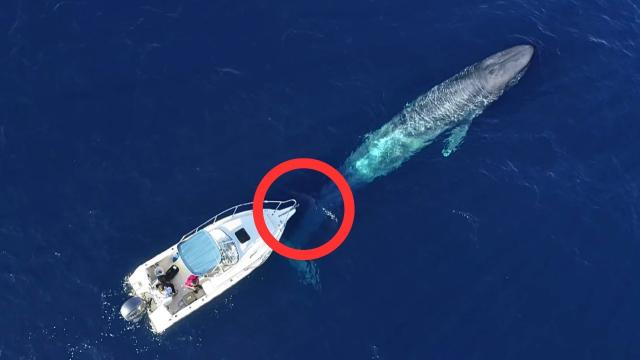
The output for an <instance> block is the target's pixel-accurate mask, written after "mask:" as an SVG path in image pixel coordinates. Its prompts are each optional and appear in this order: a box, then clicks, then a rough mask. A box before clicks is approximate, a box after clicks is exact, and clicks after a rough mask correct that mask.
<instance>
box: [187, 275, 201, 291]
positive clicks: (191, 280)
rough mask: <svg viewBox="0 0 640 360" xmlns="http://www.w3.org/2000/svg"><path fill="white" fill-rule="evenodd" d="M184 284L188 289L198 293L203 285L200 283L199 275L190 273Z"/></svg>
mask: <svg viewBox="0 0 640 360" xmlns="http://www.w3.org/2000/svg"><path fill="white" fill-rule="evenodd" d="M184 286H185V287H186V288H188V289H191V290H193V292H195V293H198V290H201V289H202V285H200V278H199V277H198V276H197V275H193V274H191V275H189V277H188V278H187V281H185V283H184Z"/></svg>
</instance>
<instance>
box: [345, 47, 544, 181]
mask: <svg viewBox="0 0 640 360" xmlns="http://www.w3.org/2000/svg"><path fill="white" fill-rule="evenodd" d="M533 52H534V50H533V47H532V46H530V45H519V46H514V47H512V48H509V49H507V50H504V51H501V52H499V53H496V54H494V55H491V56H489V57H488V58H486V59H484V60H482V61H480V62H478V63H476V64H473V65H471V66H469V67H467V68H466V69H464V70H462V72H460V73H459V74H457V75H455V76H453V77H452V78H450V79H448V80H446V81H445V82H443V83H441V84H439V85H437V86H435V87H434V88H432V89H431V90H429V91H428V92H427V93H426V94H424V95H422V96H420V97H419V98H417V99H416V100H414V101H413V102H411V103H408V104H407V105H406V107H405V108H404V109H403V110H402V111H401V112H400V113H399V114H398V115H396V116H395V117H394V118H393V119H391V121H389V122H388V123H386V124H385V125H384V126H382V128H380V129H378V130H376V131H374V132H372V133H370V134H368V135H366V137H365V141H364V142H363V143H362V145H360V147H358V148H357V149H356V150H355V151H354V152H353V153H352V154H351V156H349V158H348V159H347V160H346V161H345V163H344V165H343V166H342V168H341V170H342V173H343V174H344V176H345V177H346V179H347V180H348V181H349V183H350V184H351V185H352V186H358V185H361V184H363V183H368V182H371V181H373V180H374V179H375V178H377V177H379V176H383V175H386V174H388V173H389V172H391V171H393V170H395V169H397V168H398V167H400V165H402V163H404V162H405V161H407V160H408V159H409V158H410V157H411V156H412V155H413V154H415V153H417V152H418V151H420V150H421V149H422V148H424V147H425V146H427V145H429V144H430V143H431V142H433V140H435V139H436V138H437V137H438V136H439V135H441V134H443V133H445V132H447V131H451V132H450V134H449V137H448V138H447V139H446V140H445V147H444V149H443V150H442V154H443V155H444V156H449V155H450V154H452V153H453V152H454V151H456V149H457V148H458V147H459V146H460V145H461V144H462V141H463V139H464V137H465V135H466V133H467V130H468V129H469V125H470V124H471V121H472V120H473V119H474V118H475V117H476V116H478V115H479V114H480V113H482V111H483V110H484V109H485V108H486V107H487V106H488V105H489V104H491V103H492V102H494V101H495V100H496V99H498V98H499V97H500V95H502V93H504V91H505V90H507V89H508V88H509V87H511V86H513V85H515V84H516V83H517V82H518V80H520V78H521V77H522V75H523V74H524V72H525V71H526V69H527V67H528V65H529V63H530V61H531V58H532V56H533Z"/></svg>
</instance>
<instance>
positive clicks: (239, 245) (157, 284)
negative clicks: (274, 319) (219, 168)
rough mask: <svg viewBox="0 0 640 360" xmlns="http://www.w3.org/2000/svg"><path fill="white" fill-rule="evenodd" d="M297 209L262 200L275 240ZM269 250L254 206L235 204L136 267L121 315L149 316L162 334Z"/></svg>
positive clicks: (135, 318)
mask: <svg viewBox="0 0 640 360" xmlns="http://www.w3.org/2000/svg"><path fill="white" fill-rule="evenodd" d="M297 206H298V203H297V202H296V200H294V199H290V200H286V201H265V202H264V218H265V223H266V224H267V227H268V228H269V231H270V232H271V234H273V236H274V237H275V238H276V239H278V240H280V237H281V236H282V234H283V233H284V229H285V227H286V224H287V221H288V220H289V219H290V218H291V217H292V216H293V214H295V212H296V208H297ZM271 252H272V250H271V248H270V247H269V246H267V244H266V243H265V242H264V241H263V240H262V238H261V236H260V235H259V234H258V231H257V229H256V226H255V223H254V221H253V203H245V204H240V205H236V206H234V207H232V208H229V209H227V210H225V211H223V212H221V213H219V214H218V215H216V216H214V217H212V218H211V219H209V220H207V221H205V222H204V223H203V224H202V225H200V226H198V227H196V228H195V229H193V230H191V231H189V232H188V233H186V234H185V235H184V236H182V238H181V239H180V241H179V242H178V243H177V244H175V245H173V246H171V247H170V248H168V249H166V250H164V251H163V252H161V253H160V254H158V255H156V256H154V257H153V258H151V259H150V260H148V261H147V262H145V263H144V264H142V265H140V266H138V267H137V268H136V269H135V271H134V272H133V273H132V274H131V275H129V277H128V278H127V280H126V284H127V285H128V287H129V288H130V295H131V296H132V297H131V298H130V299H129V300H127V301H126V302H125V303H124V304H123V305H122V307H121V308H120V314H121V315H122V317H123V318H124V319H125V320H127V321H133V322H137V321H139V320H141V319H142V318H144V316H145V315H148V318H149V322H150V324H151V329H152V330H153V332H155V333H162V332H164V331H165V330H166V329H168V328H169V327H170V326H171V325H173V324H175V323H177V322H178V321H180V320H182V319H184V318H185V317H186V316H187V315H189V314H191V313H192V312H194V311H195V310H196V309H199V308H200V307H202V306H204V304H206V303H208V302H210V301H211V300H213V299H215V298H216V297H218V296H220V294H222V293H223V292H224V291H226V290H227V289H229V288H230V287H232V286H233V285H235V284H236V283H237V282H238V281H240V280H242V279H243V278H244V277H246V276H247V275H249V274H250V273H251V272H252V271H253V270H255V269H256V268H257V267H258V266H260V265H262V264H263V263H264V262H265V261H266V260H267V258H268V257H269V255H271Z"/></svg>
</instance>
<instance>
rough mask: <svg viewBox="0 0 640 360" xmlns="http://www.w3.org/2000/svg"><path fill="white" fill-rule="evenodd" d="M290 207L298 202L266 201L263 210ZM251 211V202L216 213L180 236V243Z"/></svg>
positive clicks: (292, 200)
mask: <svg viewBox="0 0 640 360" xmlns="http://www.w3.org/2000/svg"><path fill="white" fill-rule="evenodd" d="M291 206H298V202H297V201H296V200H295V199H289V200H284V201H275V200H266V201H265V202H264V205H263V207H264V209H265V210H267V209H268V210H274V211H277V210H280V209H286V208H288V207H291ZM251 209H253V202H248V203H244V204H240V205H236V206H234V207H230V208H228V209H227V210H224V211H221V212H220V213H218V214H217V215H216V216H214V217H212V218H211V219H209V220H207V221H205V222H203V223H202V224H200V225H199V226H198V227H196V228H195V229H193V230H191V231H189V232H188V233H186V234H184V235H183V236H182V238H181V239H180V241H183V240H184V239H186V238H188V237H190V236H191V235H193V234H195V233H197V232H198V231H200V230H202V229H203V228H205V227H207V226H209V225H211V224H215V223H216V222H217V221H218V220H220V219H224V218H226V217H228V216H233V215H235V214H238V213H241V212H243V211H247V210H251Z"/></svg>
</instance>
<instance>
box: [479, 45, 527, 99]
mask: <svg viewBox="0 0 640 360" xmlns="http://www.w3.org/2000/svg"><path fill="white" fill-rule="evenodd" d="M533 53H534V48H533V46H531V45H518V46H514V47H512V48H509V49H506V50H503V51H500V52H499V53H496V54H493V55H491V56H489V57H488V58H486V59H484V60H482V62H480V63H479V64H478V67H479V70H481V72H482V75H483V76H482V79H483V87H484V88H485V89H486V90H488V91H490V92H502V91H504V90H505V89H507V88H509V87H511V86H513V85H514V84H515V83H517V82H518V80H520V78H521V77H522V75H524V73H525V71H526V70H527V68H528V67H529V64H530V63H531V59H532V58H533Z"/></svg>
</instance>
